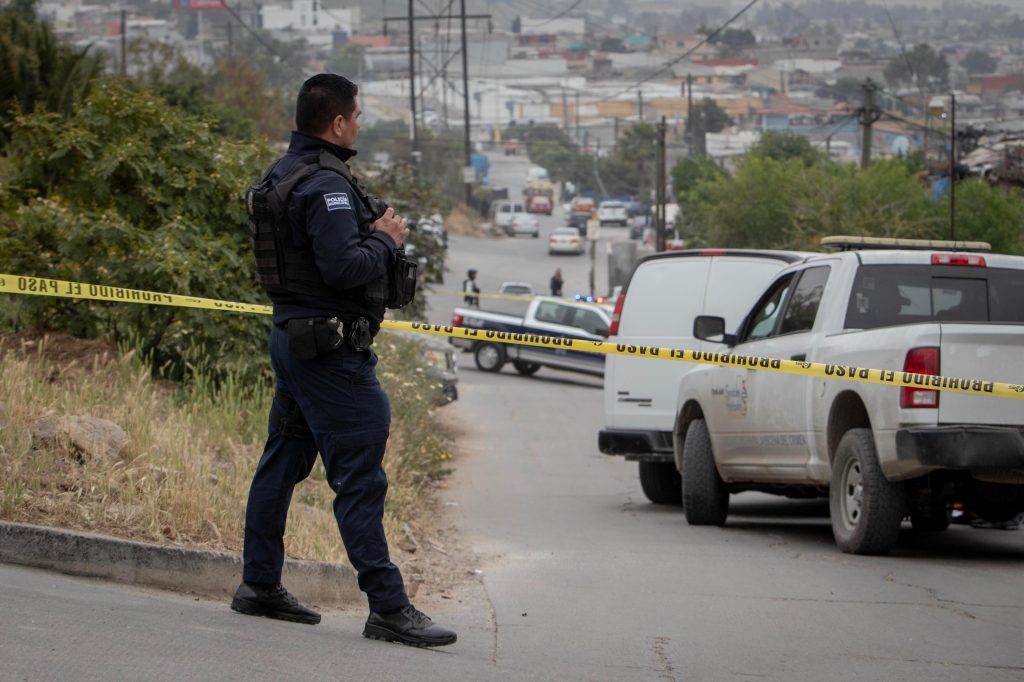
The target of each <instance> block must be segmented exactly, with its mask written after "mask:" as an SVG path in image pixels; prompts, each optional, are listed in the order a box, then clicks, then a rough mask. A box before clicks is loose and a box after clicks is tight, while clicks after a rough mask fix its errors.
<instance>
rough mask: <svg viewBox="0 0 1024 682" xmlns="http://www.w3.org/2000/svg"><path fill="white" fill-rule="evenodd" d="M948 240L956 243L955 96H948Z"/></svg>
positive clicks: (951, 94)
mask: <svg viewBox="0 0 1024 682" xmlns="http://www.w3.org/2000/svg"><path fill="white" fill-rule="evenodd" d="M949 110H950V113H949V115H950V126H949V238H950V239H952V240H953V241H956V95H955V94H953V93H950V94H949Z"/></svg>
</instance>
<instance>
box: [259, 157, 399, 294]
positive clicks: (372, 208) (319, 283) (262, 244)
mask: <svg viewBox="0 0 1024 682" xmlns="http://www.w3.org/2000/svg"><path fill="white" fill-rule="evenodd" d="M277 163H278V162H275V163H274V164H272V165H271V166H270V168H268V169H267V170H266V171H265V172H264V173H263V175H262V176H261V177H260V179H259V180H257V181H256V182H254V183H253V184H252V185H250V186H249V189H248V190H246V193H245V204H246V209H247V211H248V214H249V231H250V234H251V237H252V249H253V256H254V257H255V259H256V275H257V277H258V278H259V282H260V285H261V286H262V287H263V289H264V290H265V291H266V292H267V294H268V295H269V296H270V299H271V300H274V299H275V296H280V295H286V294H300V295H305V296H313V297H317V298H326V299H333V298H337V296H338V292H337V291H335V290H334V289H331V288H330V287H328V286H327V284H326V283H325V282H324V280H323V277H322V276H321V275H320V271H319V270H318V269H317V267H316V258H315V255H314V254H313V251H312V250H311V249H300V248H297V247H295V246H294V245H293V244H292V241H291V239H290V231H291V228H290V226H289V224H288V197H289V196H291V193H292V191H293V190H294V189H295V188H296V187H297V186H298V185H299V183H301V182H302V181H303V180H305V179H306V178H308V177H309V176H311V175H312V174H313V173H315V172H317V171H318V170H330V171H334V172H335V173H337V174H338V175H340V176H341V177H343V178H345V180H347V181H348V184H349V185H350V186H351V187H352V189H353V190H354V191H355V194H356V196H357V197H359V200H360V201H361V202H362V203H363V205H364V206H365V207H366V208H367V210H368V211H369V212H370V216H371V217H370V220H371V221H376V220H377V219H378V218H380V217H381V216H382V215H383V214H384V211H386V210H387V204H385V203H384V202H383V201H381V200H380V199H379V198H377V197H375V196H372V195H370V194H369V193H367V191H366V189H365V188H364V187H363V186H362V184H361V183H360V182H359V181H358V180H357V179H356V178H355V177H354V176H353V175H352V171H351V170H349V168H348V166H346V165H345V164H344V163H343V162H342V161H341V160H340V159H338V158H337V157H335V156H334V155H333V154H331V153H330V152H328V151H326V150H323V151H321V152H320V153H319V154H311V155H309V156H303V157H301V158H300V159H299V160H298V162H297V163H296V164H295V166H294V167H293V168H292V169H291V170H290V171H289V172H288V174H287V175H285V176H284V177H283V178H281V180H280V181H279V182H278V183H277V184H272V183H271V181H270V175H271V173H272V172H273V170H274V167H275V166H276V165H277ZM416 271H417V268H416V264H415V262H411V263H410V262H409V261H408V260H407V259H406V258H405V252H404V250H402V249H398V251H397V252H396V254H395V260H394V262H392V263H389V264H388V271H387V273H385V274H384V275H383V276H381V277H380V278H378V279H377V280H374V281H373V282H370V283H369V284H367V285H365V286H363V287H360V288H359V290H360V294H357V295H361V296H362V297H363V299H364V300H365V301H367V302H369V303H372V304H375V305H385V306H386V307H388V308H401V307H403V306H404V305H407V304H408V303H409V302H411V301H412V299H413V297H414V296H415V286H416Z"/></svg>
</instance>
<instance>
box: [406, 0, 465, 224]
mask: <svg viewBox="0 0 1024 682" xmlns="http://www.w3.org/2000/svg"><path fill="white" fill-rule="evenodd" d="M409 2H412V0H409ZM459 18H460V20H461V24H462V109H463V117H462V122H463V125H464V126H465V140H464V141H465V147H466V168H471V167H472V165H473V164H472V162H471V160H470V147H469V145H470V140H469V50H468V49H466V0H459ZM467 177H468V175H467ZM464 179H465V178H464ZM472 199H473V183H472V182H468V181H467V182H466V205H467V206H471V205H472V203H473V202H472Z"/></svg>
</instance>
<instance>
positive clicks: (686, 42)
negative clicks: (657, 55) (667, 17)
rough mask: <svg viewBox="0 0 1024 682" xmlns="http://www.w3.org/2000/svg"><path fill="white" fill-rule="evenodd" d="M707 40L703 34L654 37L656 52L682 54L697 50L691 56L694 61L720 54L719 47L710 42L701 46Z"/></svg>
mask: <svg viewBox="0 0 1024 682" xmlns="http://www.w3.org/2000/svg"><path fill="white" fill-rule="evenodd" d="M706 38H707V36H705V35H704V34H703V33H659V34H658V35H656V36H655V37H654V46H655V49H656V50H658V51H659V52H663V53H665V54H682V53H684V52H688V51H690V50H693V49H694V48H696V50H695V51H694V52H693V53H692V55H691V57H693V58H694V59H699V58H701V57H714V56H715V55H717V54H718V48H717V47H715V46H714V45H712V44H711V43H710V42H705V43H704V44H703V45H701V44H700V43H701V41H702V40H705V39H706ZM697 45H700V47H697Z"/></svg>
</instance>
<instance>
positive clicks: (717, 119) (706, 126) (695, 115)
mask: <svg viewBox="0 0 1024 682" xmlns="http://www.w3.org/2000/svg"><path fill="white" fill-rule="evenodd" d="M731 125H733V120H732V118H731V117H730V116H729V114H727V113H725V110H724V109H722V108H721V107H720V106H718V103H717V102H715V100H713V99H711V98H710V97H705V98H704V99H703V100H701V101H700V102H698V103H697V104H695V105H693V111H692V112H691V114H690V115H689V116H687V117H686V135H687V137H688V138H690V135H693V137H692V138H690V139H693V141H694V145H695V149H696V150H697V151H698V152H699V153H703V151H704V134H705V133H720V132H722V130H723V129H725V128H728V127H729V126H731Z"/></svg>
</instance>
